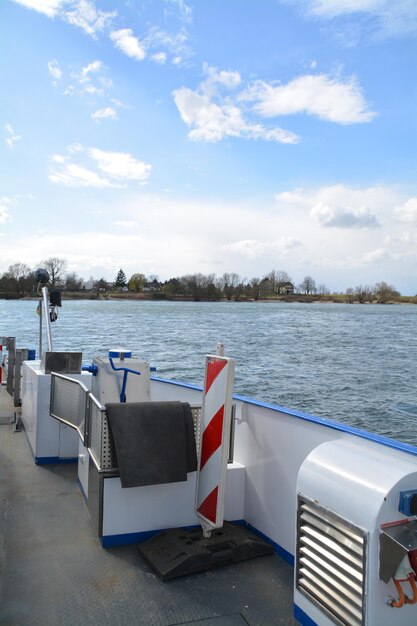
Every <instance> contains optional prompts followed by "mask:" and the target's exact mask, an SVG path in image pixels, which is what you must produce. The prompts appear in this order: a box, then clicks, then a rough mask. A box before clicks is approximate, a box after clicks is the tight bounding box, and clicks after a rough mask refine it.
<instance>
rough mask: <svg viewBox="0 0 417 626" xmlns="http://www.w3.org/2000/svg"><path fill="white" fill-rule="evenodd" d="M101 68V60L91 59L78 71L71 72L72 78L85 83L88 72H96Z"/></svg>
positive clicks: (88, 75)
mask: <svg viewBox="0 0 417 626" xmlns="http://www.w3.org/2000/svg"><path fill="white" fill-rule="evenodd" d="M102 69H103V63H102V62H101V61H97V60H96V61H92V62H91V63H89V64H88V65H86V66H85V67H83V68H82V70H81V72H80V73H78V74H77V73H73V74H72V77H73V78H78V80H79V82H80V83H87V82H88V81H89V80H90V74H97V73H98V72H101V70H102Z"/></svg>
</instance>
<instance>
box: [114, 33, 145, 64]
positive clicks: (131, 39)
mask: <svg viewBox="0 0 417 626" xmlns="http://www.w3.org/2000/svg"><path fill="white" fill-rule="evenodd" d="M110 39H111V40H112V41H113V43H114V45H115V46H116V48H118V49H119V50H121V51H122V52H124V53H125V54H127V56H129V57H132V58H133V59H136V60H137V61H143V59H144V58H145V56H146V52H145V48H144V47H143V45H142V43H141V42H140V41H139V39H138V38H137V37H135V36H134V35H133V31H132V29H131V28H122V29H121V30H115V31H113V32H111V33H110Z"/></svg>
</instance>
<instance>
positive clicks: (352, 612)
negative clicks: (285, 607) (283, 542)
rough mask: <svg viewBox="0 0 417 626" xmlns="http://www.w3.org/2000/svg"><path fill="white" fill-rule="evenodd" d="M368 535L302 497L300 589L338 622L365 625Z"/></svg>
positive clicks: (299, 514)
mask: <svg viewBox="0 0 417 626" xmlns="http://www.w3.org/2000/svg"><path fill="white" fill-rule="evenodd" d="M365 556H366V535H365V532H364V531H363V530H362V529H360V528H358V527H357V526H354V525H353V524H351V523H349V522H347V521H346V520H344V519H343V518H341V517H339V516H338V515H336V514H334V513H332V512H330V511H328V510H327V509H325V508H323V507H321V506H319V505H317V504H316V503H315V502H312V501H310V500H307V499H305V498H302V497H299V499H298V533H297V570H296V585H297V589H298V590H299V591H300V592H301V593H303V594H304V595H305V596H307V597H308V598H309V599H310V600H311V601H312V602H314V603H315V604H316V605H317V606H319V607H320V608H321V609H322V610H323V611H324V612H325V613H327V615H328V616H329V617H330V618H331V619H332V620H333V621H334V622H335V623H336V624H342V625H343V626H361V625H362V624H364V622H365Z"/></svg>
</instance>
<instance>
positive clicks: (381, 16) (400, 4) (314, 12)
mask: <svg viewBox="0 0 417 626" xmlns="http://www.w3.org/2000/svg"><path fill="white" fill-rule="evenodd" d="M284 1H285V2H287V3H289V0H284ZM296 1H297V4H298V5H299V6H301V7H302V8H303V9H304V10H305V11H306V14H307V15H309V16H312V17H314V18H321V19H325V20H329V21H330V20H332V21H334V20H339V22H336V24H339V23H341V25H342V28H343V27H345V28H346V27H349V26H351V22H349V21H347V22H346V20H349V18H351V19H352V20H355V22H354V25H355V27H356V30H358V29H360V26H361V20H362V21H363V26H364V27H365V32H366V33H367V34H369V25H368V24H367V22H366V20H368V21H369V20H372V22H373V23H372V27H373V29H376V31H377V33H378V35H379V36H392V35H407V34H410V33H412V32H415V31H416V28H417V4H416V2H415V0H337V1H336V0H296ZM291 4H293V0H291ZM341 20H345V21H344V22H341Z"/></svg>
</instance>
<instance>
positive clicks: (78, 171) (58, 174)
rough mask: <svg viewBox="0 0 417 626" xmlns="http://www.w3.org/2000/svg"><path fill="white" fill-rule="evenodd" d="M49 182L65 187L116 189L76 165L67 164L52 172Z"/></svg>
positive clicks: (106, 181) (95, 173)
mask: <svg viewBox="0 0 417 626" xmlns="http://www.w3.org/2000/svg"><path fill="white" fill-rule="evenodd" d="M49 180H50V181H51V182H53V183H58V184H62V185H66V186H67V187H96V188H100V189H101V188H104V187H116V186H118V185H115V184H113V183H111V182H110V181H109V180H108V179H106V178H102V177H101V176H99V175H98V174H97V172H93V171H92V170H89V169H87V168H85V167H83V166H81V165H77V164H76V163H69V164H68V165H65V166H64V167H63V168H61V169H60V170H59V171H54V172H53V173H51V174H50V175H49Z"/></svg>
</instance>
